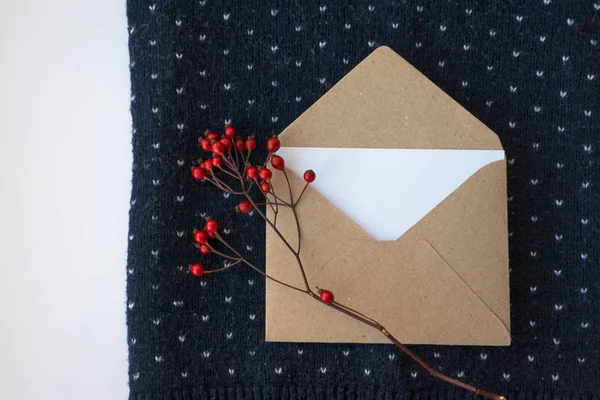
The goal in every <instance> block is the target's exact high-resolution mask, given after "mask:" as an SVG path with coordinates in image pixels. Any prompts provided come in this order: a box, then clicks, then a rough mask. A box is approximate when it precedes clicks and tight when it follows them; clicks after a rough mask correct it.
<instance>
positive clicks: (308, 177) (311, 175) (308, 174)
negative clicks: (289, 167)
mask: <svg viewBox="0 0 600 400" xmlns="http://www.w3.org/2000/svg"><path fill="white" fill-rule="evenodd" d="M316 177H317V174H315V171H313V170H312V169H309V170H308V171H305V172H304V180H305V181H306V182H308V183H311V182H313V181H314V180H315V178H316Z"/></svg>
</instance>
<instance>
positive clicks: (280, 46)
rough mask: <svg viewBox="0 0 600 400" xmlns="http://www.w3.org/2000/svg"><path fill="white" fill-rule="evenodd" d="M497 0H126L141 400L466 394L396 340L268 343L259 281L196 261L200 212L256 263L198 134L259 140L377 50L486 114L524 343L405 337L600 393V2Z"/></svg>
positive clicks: (540, 395) (133, 368) (550, 395)
mask: <svg viewBox="0 0 600 400" xmlns="http://www.w3.org/2000/svg"><path fill="white" fill-rule="evenodd" d="M486 3H488V5H486V6H483V5H478V2H475V1H452V2H449V1H436V2H430V1H423V0H418V1H413V0H404V1H381V0H373V1H370V2H356V1H331V0H328V1H326V0H324V1H321V2H317V3H313V2H311V1H294V2H284V1H271V2H266V1H264V0H261V1H258V0H249V1H238V2H224V1H218V0H194V1H190V0H168V1H167V0H143V1H142V0H128V2H127V7H128V9H127V12H128V18H129V32H130V53H131V82H132V97H131V110H132V115H133V152H134V162H133V188H132V200H131V211H130V220H131V222H130V234H129V254H128V267H127V268H128V270H127V277H128V282H127V297H128V300H127V324H128V342H129V362H130V368H129V373H130V388H131V395H130V398H131V399H136V400H138V399H139V400H142V399H144V400H155V399H156V400H159V399H232V400H233V399H236V400H237V399H240V400H241V399H267V398H272V399H276V398H277V399H278V398H284V399H320V398H327V399H346V398H353V399H408V398H421V399H430V398H435V399H449V398H471V397H472V395H470V394H468V393H467V392H465V391H462V390H459V389H455V388H453V387H451V386H450V385H448V384H446V383H443V382H441V381H438V380H436V379H433V378H431V377H429V376H428V374H427V373H426V372H425V371H424V370H423V369H421V368H420V367H419V366H418V365H416V364H415V363H414V362H413V361H412V360H410V359H409V358H408V357H407V356H405V355H403V354H402V353H401V352H400V351H399V350H398V349H397V348H395V347H393V346H392V345H353V344H307V343H266V342H265V340H264V335H265V332H264V318H265V312H264V302H265V283H264V280H263V279H262V277H261V276H259V275H257V274H255V273H253V272H252V271H251V270H249V269H247V268H242V267H240V268H237V267H236V268H235V269H233V270H230V271H228V272H227V273H223V274H220V275H215V276H210V277H205V278H201V279H195V278H193V277H192V276H191V275H190V274H189V272H188V265H189V264H192V263H194V262H197V261H199V260H200V259H201V257H200V254H199V252H198V251H197V250H196V249H195V248H194V247H193V246H192V237H191V233H192V231H193V229H194V228H195V227H201V226H202V224H203V220H204V216H206V215H210V216H213V217H215V218H217V219H218V220H219V221H221V225H222V226H223V227H224V228H226V229H230V231H228V232H229V234H228V240H230V241H231V242H232V243H233V244H234V245H235V247H236V248H240V249H244V250H245V251H246V253H247V254H248V257H249V258H250V259H251V261H253V262H254V263H255V264H256V265H259V266H261V267H262V266H264V235H265V226H264V223H263V222H261V220H260V217H259V216H258V215H256V214H254V215H252V216H249V215H236V214H235V213H234V211H233V210H234V206H235V204H236V203H237V199H235V198H234V196H231V197H227V196H224V195H223V193H220V192H219V191H217V190H216V189H214V188H212V187H211V186H210V185H207V184H201V183H198V182H195V181H193V179H192V178H191V175H190V167H191V166H192V165H193V163H194V162H195V160H196V159H197V158H198V157H200V156H201V155H202V152H201V150H200V149H199V148H198V142H197V138H198V137H199V136H200V135H201V134H202V132H203V131H204V130H205V129H207V128H211V129H215V130H222V127H223V125H224V124H225V123H232V124H234V125H235V127H236V128H237V130H238V132H239V133H240V134H256V136H257V138H259V143H262V142H263V141H264V140H261V139H264V138H266V137H267V136H269V135H272V134H276V133H279V132H280V131H282V130H283V129H284V128H285V127H286V126H287V125H288V124H289V123H290V122H292V121H293V120H294V119H295V118H297V117H298V116H299V115H300V114H301V113H302V112H303V111H304V110H306V109H307V108H308V107H309V106H310V105H311V104H312V103H313V102H314V101H316V100H317V99H318V98H319V97H320V96H322V95H323V94H324V93H325V92H327V90H328V89H329V88H331V87H332V85H333V84H335V83H336V82H337V81H338V80H339V79H340V78H342V77H343V76H344V75H345V74H346V73H347V72H348V71H350V70H351V69H352V68H353V67H354V66H355V65H356V64H357V63H359V62H360V61H361V60H362V59H364V58H365V57H366V56H367V55H368V54H370V53H371V52H372V51H373V50H374V49H375V48H377V46H380V45H387V46H390V47H391V48H392V49H394V50H395V51H396V52H398V53H399V54H400V55H401V56H403V57H404V58H405V59H407V60H408V61H409V62H410V63H412V64H413V65H414V66H415V67H416V68H418V69H419V70H420V71H422V72H423V73H424V74H425V75H426V76H427V77H429V78H430V79H431V80H432V81H433V82H435V83H436V84H437V85H439V86H440V87H441V88H442V89H443V90H445V91H446V92H447V93H448V94H449V95H450V96H452V97H453V98H454V99H456V100H457V101H458V102H459V103H461V104H462V105H463V106H464V107H465V108H466V109H467V110H469V111H470V112H472V113H473V114H474V115H475V116H476V117H478V118H479V119H480V120H481V121H483V122H484V123H485V124H487V125H488V126H489V127H490V128H491V129H493V130H494V131H495V132H496V133H497V134H498V135H499V137H500V139H501V141H502V144H503V145H504V148H505V150H506V156H507V160H508V200H509V202H508V207H509V230H510V239H509V240H510V260H511V263H510V265H511V274H510V279H511V300H512V335H513V343H512V345H511V346H510V347H449V346H414V350H415V351H416V352H417V353H418V354H420V355H421V356H423V357H424V358H425V359H427V360H428V361H430V362H431V363H432V364H433V366H434V367H435V368H437V369H440V370H442V371H444V372H445V373H447V374H449V375H451V376H454V377H458V378H460V379H463V380H465V381H467V382H469V383H472V384H475V385H480V386H482V387H483V388H485V389H488V390H492V391H496V392H499V393H501V394H504V395H506V396H507V397H509V398H511V399H583V398H586V399H592V398H599V397H598V394H597V393H598V391H599V389H598V388H599V387H600V386H599V385H600V335H599V328H600V313H599V305H600V265H599V261H598V260H599V253H598V251H599V248H600V246H599V244H600V206H599V204H600V189H599V188H600V165H598V162H599V161H600V160H599V157H598V154H599V153H598V146H599V139H600V123H599V114H600V109H599V95H600V90H599V83H598V82H599V81H600V76H599V74H600V71H599V65H600V55H599V51H600V46H599V45H598V40H600V15H599V14H600V3H598V1H597V0H585V1H569V2H565V1H562V2H561V1H558V0H527V1H525V0H523V1H510V2H509V1H502V2H499V1H495V2H486ZM321 134H324V135H325V134H328V132H322V133H321ZM261 148H262V145H261ZM362 167H368V166H362ZM202 260H203V263H205V264H206V265H207V266H210V267H218V266H220V262H221V261H219V260H218V259H217V258H216V257H211V256H208V257H203V258H202ZM323 328H324V329H326V327H323Z"/></svg>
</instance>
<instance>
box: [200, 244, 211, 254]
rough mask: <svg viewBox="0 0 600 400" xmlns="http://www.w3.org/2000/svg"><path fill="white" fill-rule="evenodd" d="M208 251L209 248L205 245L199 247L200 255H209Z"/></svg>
mask: <svg viewBox="0 0 600 400" xmlns="http://www.w3.org/2000/svg"><path fill="white" fill-rule="evenodd" d="M210 251H211V250H210V247H208V246H207V245H205V244H202V245H200V253H202V254H204V255H207V254H210Z"/></svg>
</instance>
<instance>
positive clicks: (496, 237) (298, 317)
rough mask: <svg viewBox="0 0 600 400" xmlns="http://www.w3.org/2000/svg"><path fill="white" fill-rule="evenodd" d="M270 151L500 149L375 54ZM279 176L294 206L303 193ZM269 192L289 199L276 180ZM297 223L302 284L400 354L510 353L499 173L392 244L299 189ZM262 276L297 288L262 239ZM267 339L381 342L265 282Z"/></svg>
mask: <svg viewBox="0 0 600 400" xmlns="http://www.w3.org/2000/svg"><path fill="white" fill-rule="evenodd" d="M280 139H281V141H282V145H283V146H288V147H358V148H362V147H366V148H368V147H370V148H428V149H483V150H499V149H502V146H501V144H500V141H499V140H498V138H497V136H496V135H495V134H494V133H493V132H492V131H491V130H489V129H488V128H487V127H486V126H485V125H484V124H482V123H481V122H480V121H478V120H477V119H476V118H475V117H473V116H472V115H471V114H469V113H468V112H467V111H466V110H464V109H463V108H462V107H461V106H460V105H459V104H457V103H456V102H455V101H453V100H452V99H451V98H450V97H448V96H447V95H446V94H444V93H443V92H442V91H441V90H440V89H439V88H437V87H436V86H435V85H434V84H433V83H432V82H430V81H429V80H427V78H425V77H424V76H423V75H422V74H421V73H419V72H418V71H417V70H416V69H414V68H413V67H412V66H410V65H409V64H408V63H407V62H406V61H404V60H403V59H402V58H401V57H400V56H398V55H397V54H396V53H394V52H393V51H392V50H390V49H388V48H385V47H382V48H379V49H377V50H376V51H375V52H373V53H372V54H371V55H370V56H369V57H367V58H366V59H365V60H364V61H363V62H362V63H360V64H359V65H358V66H357V67H356V68H355V69H354V70H352V71H351V72H350V73H349V74H348V75H347V76H346V77H344V78H343V79H342V80H341V81H340V82H339V83H338V84H337V85H336V86H334V87H333V88H332V89H331V90H330V91H329V92H328V93H327V94H326V95H324V96H323V97H322V98H321V99H320V100H318V101H317V102H316V103H315V104H314V105H313V106H311V107H310V108H309V109H308V110H307V111H306V112H305V113H304V114H302V115H301V116H300V117H299V118H298V119H297V120H296V121H294V122H293V123H292V124H291V125H290V126H289V127H288V128H286V130H285V131H284V132H283V133H282V134H281V135H280ZM316 172H317V179H318V171H316ZM288 175H289V176H290V180H291V182H292V187H293V192H294V195H295V196H297V195H298V194H299V193H300V191H301V190H302V187H303V185H304V182H303V181H302V179H301V178H300V177H297V176H295V175H293V174H292V173H291V172H289V173H288ZM272 184H273V187H274V188H275V190H276V192H277V194H278V195H279V196H281V197H283V198H284V199H289V195H287V185H286V183H285V179H283V178H282V173H280V172H278V173H276V174H275V176H274V178H273V181H272ZM297 213H298V217H299V220H300V225H301V231H302V250H301V258H302V261H303V263H304V266H305V269H306V272H307V275H308V279H309V282H310V283H311V284H312V285H313V286H318V287H321V288H327V289H330V290H332V291H333V293H334V294H335V296H336V300H337V301H339V302H341V303H343V304H345V305H347V306H350V307H352V308H354V309H356V310H358V311H360V312H362V313H364V314H366V315H368V316H370V317H372V318H374V319H376V320H378V321H379V322H380V323H382V324H383V325H384V326H386V328H387V329H388V330H389V331H391V332H392V333H393V334H394V335H395V336H396V337H397V338H398V340H400V341H401V342H404V343H413V344H456V345H508V344H510V303H509V292H508V234H507V212H506V162H505V161H498V162H494V163H492V164H489V165H487V166H485V167H483V168H482V169H480V170H479V171H478V172H476V173H475V174H473V175H472V176H471V177H470V178H469V179H468V180H467V181H466V182H464V183H463V184H462V185H461V186H460V187H459V188H458V189H457V190H455V191H454V192H453V193H452V194H451V195H450V196H448V197H447V198H446V199H445V200H444V201H442V202H441V203H440V204H439V205H438V206H437V207H436V208H434V209H433V210H432V211H431V212H430V213H429V214H428V215H427V216H425V217H424V218H423V219H421V220H420V221H419V222H418V223H417V224H416V225H414V226H413V227H412V228H411V229H410V230H409V231H408V232H406V233H405V234H404V235H402V237H400V238H399V239H398V240H397V241H385V242H381V241H376V240H374V239H372V238H371V237H370V236H369V235H368V234H367V233H366V232H365V231H364V230H363V229H362V228H361V227H359V226H358V225H356V224H355V223H354V222H353V221H352V220H350V219H349V218H348V217H347V216H345V215H344V214H343V213H342V212H341V211H339V210H338V209H337V208H336V207H335V206H333V205H332V204H331V203H329V201H327V199H325V198H324V197H323V196H321V195H320V194H319V193H318V192H317V191H316V190H314V189H312V188H310V187H309V189H308V190H307V191H306V193H305V194H304V196H303V198H302V200H301V202H300V203H299V205H298V207H297ZM269 216H270V217H272V213H270V212H269ZM277 221H278V222H277V227H278V228H279V229H280V230H281V232H282V233H283V235H284V236H285V237H286V238H288V239H289V241H290V243H292V245H295V243H297V239H298V238H297V233H296V226H295V223H294V220H293V215H292V213H291V211H289V210H288V209H285V208H283V209H280V212H279V215H278V220H277ZM266 271H267V273H268V274H270V275H273V276H274V277H276V278H278V279H281V280H283V281H285V282H288V283H291V284H295V285H296V286H299V287H302V277H301V274H300V271H299V269H298V267H297V264H296V261H295V259H294V257H293V255H292V254H291V253H290V252H289V250H288V249H287V248H286V247H285V246H284V245H283V243H282V242H281V240H280V239H279V238H278V237H277V235H276V234H275V233H274V231H273V230H272V229H271V228H267V237H266ZM324 326H326V327H327V329H323V327H324ZM266 339H267V340H268V341H286V342H354V343H386V342H387V340H386V338H385V337H384V336H383V335H381V333H380V332H378V331H377V330H374V329H372V328H370V327H368V326H366V325H363V324H361V323H360V322H358V321H355V320H353V319H352V318H349V317H348V316H345V315H343V314H341V313H339V312H337V311H335V310H332V309H330V308H328V307H326V306H324V305H323V304H319V303H318V302H316V301H314V300H312V299H310V298H309V297H308V296H306V295H303V294H301V293H297V292H294V291H292V290H290V289H288V288H285V287H282V286H280V285H278V284H277V283H274V282H271V281H267V286H266Z"/></svg>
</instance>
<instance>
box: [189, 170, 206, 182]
mask: <svg viewBox="0 0 600 400" xmlns="http://www.w3.org/2000/svg"><path fill="white" fill-rule="evenodd" d="M192 176H193V177H194V179H195V180H197V181H201V180H203V179H204V178H205V177H206V171H204V168H201V167H194V168H192Z"/></svg>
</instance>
